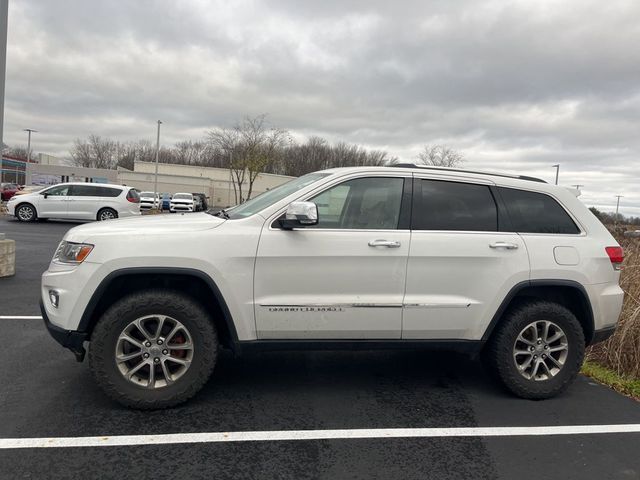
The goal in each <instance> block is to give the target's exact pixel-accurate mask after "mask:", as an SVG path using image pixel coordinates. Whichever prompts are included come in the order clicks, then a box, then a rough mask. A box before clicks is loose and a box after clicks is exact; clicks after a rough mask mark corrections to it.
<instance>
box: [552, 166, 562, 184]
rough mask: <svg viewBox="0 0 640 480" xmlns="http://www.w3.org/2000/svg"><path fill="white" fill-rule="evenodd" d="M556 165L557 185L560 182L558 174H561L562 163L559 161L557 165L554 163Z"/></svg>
mask: <svg viewBox="0 0 640 480" xmlns="http://www.w3.org/2000/svg"><path fill="white" fill-rule="evenodd" d="M553 166H554V167H556V185H557V184H558V176H559V175H560V164H559V163H558V164H557V165H553Z"/></svg>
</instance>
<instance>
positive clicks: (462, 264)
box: [402, 231, 529, 339]
mask: <svg viewBox="0 0 640 480" xmlns="http://www.w3.org/2000/svg"><path fill="white" fill-rule="evenodd" d="M500 244H506V245H516V246H517V248H515V249H514V248H507V247H494V248H492V247H491V245H494V246H495V245H500ZM528 264H529V261H528V257H527V250H526V247H525V244H524V242H523V241H522V239H521V238H520V236H519V235H517V234H509V233H498V232H473V233H466V232H429V231H414V232H413V233H412V238H411V250H410V252H409V263H408V270H407V291H406V295H405V298H404V304H405V309H404V314H403V325H402V338H438V339H445V338H446V339H479V338H481V337H482V334H483V333H484V331H485V329H486V326H487V325H488V324H489V322H490V321H491V318H492V317H493V314H494V312H495V311H496V310H497V309H498V306H499V305H500V303H501V302H502V300H503V299H504V298H505V296H506V295H507V293H508V292H509V290H510V289H511V287H512V286H513V285H515V284H517V283H518V282H521V281H525V280H528V279H529V269H528Z"/></svg>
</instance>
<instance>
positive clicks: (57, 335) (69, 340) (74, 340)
mask: <svg viewBox="0 0 640 480" xmlns="http://www.w3.org/2000/svg"><path fill="white" fill-rule="evenodd" d="M40 311H41V312H42V319H43V320H44V326H45V327H47V330H48V331H49V335H51V336H52V337H53V339H54V340H55V341H56V342H58V343H59V344H60V345H62V346H63V347H65V348H68V349H69V350H71V351H72V352H73V354H74V355H75V356H76V360H77V361H78V362H81V361H82V360H84V356H85V354H86V350H85V349H84V342H85V341H86V340H87V339H88V335H87V334H86V333H85V332H77V331H75V330H65V329H64V328H60V327H58V326H56V325H54V324H52V323H51V322H50V321H49V317H48V316H47V311H46V310H45V308H44V304H43V302H42V300H40Z"/></svg>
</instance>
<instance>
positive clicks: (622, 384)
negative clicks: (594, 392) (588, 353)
mask: <svg viewBox="0 0 640 480" xmlns="http://www.w3.org/2000/svg"><path fill="white" fill-rule="evenodd" d="M582 373H583V374H584V375H586V376H587V377H591V378H593V379H594V380H596V381H598V382H600V383H603V384H605V385H607V386H608V387H610V388H612V389H613V390H615V391H616V392H620V393H622V394H624V395H627V396H629V397H632V398H635V399H636V400H640V380H637V379H633V378H627V377H624V376H622V375H618V374H617V373H616V372H614V371H613V370H611V369H610V368H607V367H603V366H602V365H598V364H597V363H594V362H591V361H586V362H584V365H582Z"/></svg>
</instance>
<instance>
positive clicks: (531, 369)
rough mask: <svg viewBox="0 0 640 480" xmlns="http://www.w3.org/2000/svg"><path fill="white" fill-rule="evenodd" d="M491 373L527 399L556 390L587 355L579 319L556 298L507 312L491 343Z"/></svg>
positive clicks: (565, 384)
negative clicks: (556, 300)
mask: <svg viewBox="0 0 640 480" xmlns="http://www.w3.org/2000/svg"><path fill="white" fill-rule="evenodd" d="M488 348H489V351H488V352H487V353H488V360H489V362H488V363H489V365H488V366H489V368H490V369H491V370H492V372H491V373H493V374H495V375H496V376H497V377H498V379H499V380H500V381H501V382H502V383H503V384H504V385H505V386H506V387H507V389H509V390H510V391H511V392H513V393H514V394H516V395H517V396H519V397H522V398H527V399H543V398H550V397H553V396H555V395H558V394H559V393H561V392H562V391H564V390H565V389H566V388H567V387H568V386H569V385H570V384H571V382H572V381H573V380H574V379H575V377H576V375H577V374H578V372H579V371H580V367H581V366H582V362H583V360H584V349H585V339H584V332H583V330H582V326H581V325H580V322H578V320H577V319H576V317H575V315H574V314H573V313H571V311H569V310H568V309H567V308H565V307H563V306H562V305H559V304H557V303H552V302H547V301H533V302H530V303H525V304H523V305H520V306H518V307H516V308H514V309H512V310H511V311H510V312H509V313H507V315H506V316H505V318H503V320H502V322H501V323H500V325H499V326H498V327H497V331H496V332H495V334H494V336H493V337H492V340H491V342H490V344H489V345H488Z"/></svg>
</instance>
